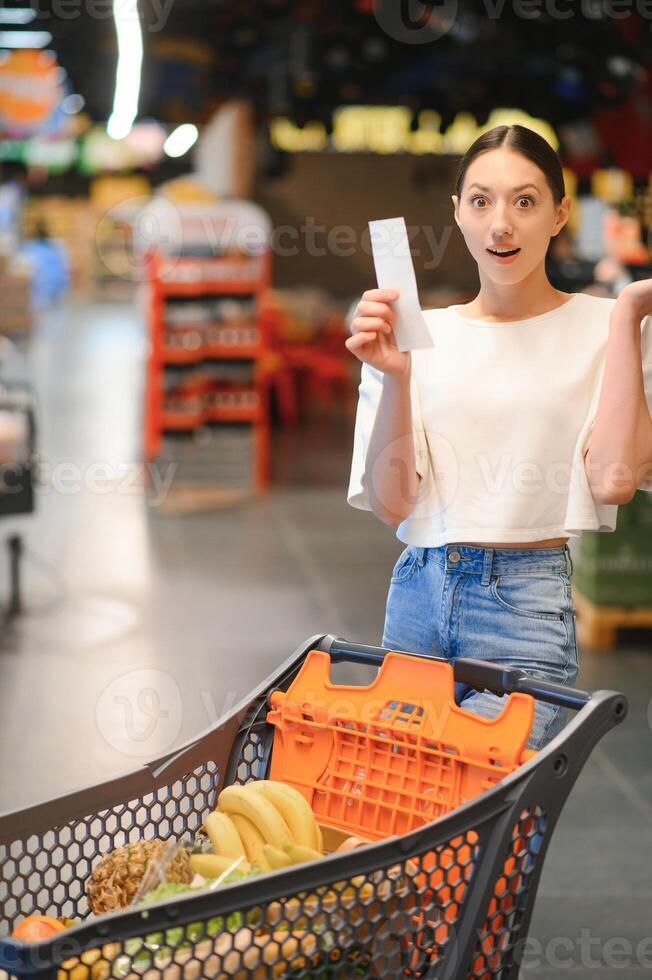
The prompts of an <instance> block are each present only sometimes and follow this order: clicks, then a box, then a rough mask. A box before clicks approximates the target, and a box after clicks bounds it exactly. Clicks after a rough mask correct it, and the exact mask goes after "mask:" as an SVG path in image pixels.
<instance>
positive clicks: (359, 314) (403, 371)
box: [345, 289, 410, 377]
mask: <svg viewBox="0 0 652 980" xmlns="http://www.w3.org/2000/svg"><path fill="white" fill-rule="evenodd" d="M396 299H398V290H397V289H368V290H367V291H366V292H365V293H363V294H362V299H361V300H360V302H359V303H358V305H357V307H356V311H355V317H354V319H353V322H352V324H351V336H350V337H349V338H348V339H347V340H346V341H345V346H346V348H347V350H350V351H351V353H352V354H355V356H356V357H357V358H358V360H360V361H363V362H364V363H365V364H370V365H371V367H375V368H377V370H378V371H382V372H383V374H392V375H394V376H396V377H403V376H405V375H407V374H409V371H410V352H409V351H400V350H399V349H398V348H397V346H396V338H395V336H394V331H393V329H392V327H393V325H394V323H395V321H396V313H395V312H394V309H393V307H392V306H391V305H390V304H391V303H392V301H393V300H396Z"/></svg>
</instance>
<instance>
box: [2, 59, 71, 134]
mask: <svg viewBox="0 0 652 980" xmlns="http://www.w3.org/2000/svg"><path fill="white" fill-rule="evenodd" d="M61 76H62V71H61V68H60V67H59V66H58V64H57V59H56V55H55V54H54V53H53V52H52V51H35V50H32V49H29V48H28V49H24V50H23V49H19V50H17V51H7V52H4V53H3V54H1V55H0V130H2V131H3V132H5V133H9V134H13V133H16V134H17V135H20V134H25V133H34V132H36V131H38V130H39V129H40V128H41V127H42V126H44V125H45V124H46V123H47V121H48V120H49V119H50V117H51V116H52V115H53V114H54V112H55V111H56V109H57V107H58V106H59V103H60V102H61V99H62V98H63V96H64V90H63V86H62V78H61Z"/></svg>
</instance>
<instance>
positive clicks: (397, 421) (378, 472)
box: [365, 366, 420, 527]
mask: <svg viewBox="0 0 652 980" xmlns="http://www.w3.org/2000/svg"><path fill="white" fill-rule="evenodd" d="M410 375H411V368H410V366H408V370H407V371H406V372H405V374H403V375H393V374H385V375H384V376H383V391H382V395H381V396H380V401H379V403H378V410H377V412H376V419H375V421H374V427H373V430H372V433H371V438H370V440H369V448H368V450H367V457H366V462H365V480H366V483H367V487H368V489H369V502H370V503H371V506H372V509H373V512H374V514H375V515H376V517H378V518H379V519H380V520H381V521H383V523H385V524H389V525H390V527H396V526H397V525H399V524H400V523H401V521H404V520H405V519H406V517H409V515H410V514H411V513H412V511H413V510H414V507H415V505H416V503H417V499H418V495H419V483H420V480H419V476H418V474H417V470H416V459H415V454H414V438H413V433H412V405H411V400H410Z"/></svg>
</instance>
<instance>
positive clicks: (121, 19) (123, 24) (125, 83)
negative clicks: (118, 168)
mask: <svg viewBox="0 0 652 980" xmlns="http://www.w3.org/2000/svg"><path fill="white" fill-rule="evenodd" d="M113 19H114V21H115V30H116V34H117V37H118V66H117V68H116V76H115V94H114V96H113V111H112V113H111V115H110V117H109V121H108V122H107V124H106V131H107V133H108V134H109V136H110V137H111V139H114V140H119V139H124V137H125V136H128V135H129V133H130V132H131V127H132V126H133V124H134V120H135V118H136V116H137V114H138V97H139V95H140V70H141V65H142V61H143V35H142V32H141V29H140V17H139V14H138V0H113Z"/></svg>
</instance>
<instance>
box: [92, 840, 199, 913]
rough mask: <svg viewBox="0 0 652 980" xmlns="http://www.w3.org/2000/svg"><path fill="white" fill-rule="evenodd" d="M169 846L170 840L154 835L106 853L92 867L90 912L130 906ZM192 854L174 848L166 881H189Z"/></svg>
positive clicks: (183, 849)
mask: <svg viewBox="0 0 652 980" xmlns="http://www.w3.org/2000/svg"><path fill="white" fill-rule="evenodd" d="M169 846H170V842H169V841H168V842H164V841H162V840H159V839H158V838H154V840H143V841H137V842H136V843H134V844H126V845H125V846H124V847H118V848H116V850H115V851H110V852H109V853H108V854H105V855H104V856H103V857H102V859H101V860H100V861H99V862H98V864H96V865H95V867H94V868H93V870H92V872H91V876H90V878H89V880H88V882H87V885H86V894H87V895H88V904H89V907H90V909H91V912H94V913H95V914H96V915H102V914H103V913H104V912H114V911H115V910H116V909H125V908H127V907H128V906H129V905H131V903H132V901H133V899H134V896H135V895H136V892H137V891H138V889H139V888H140V885H141V882H142V880H143V877H144V875H145V871H146V870H147V867H148V865H149V863H150V861H152V860H156V859H159V860H160V858H161V857H162V856H163V853H164V850H166V849H167V848H168V847H169ZM189 856H190V855H189V853H188V851H187V850H186V849H185V848H183V847H177V848H176V849H175V851H174V853H173V855H172V859H171V860H170V862H169V863H168V864H167V866H166V868H165V880H166V881H173V882H177V883H179V884H189V883H190V881H191V880H192V871H191V870H190V865H189ZM158 883H159V879H158V877H156V878H155V879H154V880H153V882H152V887H156V885H157V884H158Z"/></svg>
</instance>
